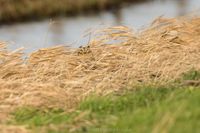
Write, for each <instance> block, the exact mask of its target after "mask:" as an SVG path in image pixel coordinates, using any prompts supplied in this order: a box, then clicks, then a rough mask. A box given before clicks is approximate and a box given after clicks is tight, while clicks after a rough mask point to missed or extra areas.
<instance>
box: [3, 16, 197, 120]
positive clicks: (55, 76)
mask: <svg viewBox="0 0 200 133" xmlns="http://www.w3.org/2000/svg"><path fill="white" fill-rule="evenodd" d="M93 34H94V35H95V37H94V38H93V39H91V41H90V42H89V44H88V46H86V47H82V48H78V49H74V48H69V47H65V46H57V47H53V48H47V49H40V50H38V51H36V52H34V53H31V54H30V56H29V57H27V58H25V59H24V58H22V56H23V50H21V49H18V50H16V51H12V52H10V51H8V50H7V49H6V45H7V44H5V43H1V44H0V84H1V86H0V92H1V93H0V120H1V122H2V123H3V122H4V121H5V120H6V119H7V118H8V114H9V112H10V111H12V110H13V109H15V108H18V107H22V106H33V107H39V108H62V109H64V110H69V109H71V108H73V107H75V106H76V105H77V104H78V103H79V102H80V101H81V100H82V99H84V98H86V97H87V96H89V95H91V94H94V93H95V94H98V95H107V94H109V93H112V92H116V93H120V92H121V91H123V90H125V89H129V87H131V88H132V87H133V86H134V85H137V84H141V83H142V84H148V83H151V84H152V83H156V84H157V83H159V84H167V83H169V82H171V81H174V80H176V79H179V78H180V77H181V75H182V74H183V73H185V72H187V71H189V70H191V69H196V70H199V69H200V43H199V42H200V18H179V19H164V18H158V19H156V20H155V21H154V22H153V23H152V25H151V26H150V27H149V28H148V29H145V30H142V31H140V32H134V31H132V30H131V29H129V28H127V27H123V26H118V27H111V28H107V29H104V30H101V31H98V32H96V33H93Z"/></svg>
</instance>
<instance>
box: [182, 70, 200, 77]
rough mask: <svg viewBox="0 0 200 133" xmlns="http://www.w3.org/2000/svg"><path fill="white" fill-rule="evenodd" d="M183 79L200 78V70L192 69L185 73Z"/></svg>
mask: <svg viewBox="0 0 200 133" xmlns="http://www.w3.org/2000/svg"><path fill="white" fill-rule="evenodd" d="M183 80H200V71H198V70H195V69H191V70H190V71H188V72H186V73H184V74H183Z"/></svg>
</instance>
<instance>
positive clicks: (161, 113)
mask: <svg viewBox="0 0 200 133" xmlns="http://www.w3.org/2000/svg"><path fill="white" fill-rule="evenodd" d="M199 101H200V88H198V87H197V88H194V87H189V88H177V87H153V86H146V87H142V88H140V89H136V90H134V91H129V92H127V93H126V94H124V95H122V96H117V95H115V94H112V95H109V96H104V97H97V96H91V97H90V98H88V99H86V100H85V101H83V102H82V103H81V104H80V105H79V107H78V108H77V110H79V111H77V112H73V113H65V112H64V111H63V110H48V111H44V110H39V109H34V108H21V109H18V110H17V111H15V112H14V113H13V116H14V120H13V121H14V122H13V123H15V124H19V125H29V127H31V129H32V130H33V131H36V129H37V131H38V130H40V128H43V127H45V126H48V125H52V124H53V125H55V126H56V125H57V126H58V129H56V130H55V129H52V128H47V129H46V132H52V133H67V132H68V131H69V130H70V128H68V127H67V125H75V126H77V128H76V130H75V132H77V133H78V132H79V133H84V132H86V133H102V132H103V133H104V132H105V133H133V132H136V133H137V132H138V133H141V132H155V133H156V132H170V133H184V132H186V133H187V132H192V133H195V132H198V131H199V130H200V108H199V107H200V102H199ZM87 111H88V112H90V113H89V115H88V116H89V117H88V116H87V117H83V118H81V120H80V121H77V122H75V119H76V117H77V116H79V115H80V113H81V112H87ZM91 121H96V122H95V123H93V124H92V125H89V126H88V125H87V124H83V122H86V123H87V122H91ZM60 124H66V128H65V127H64V128H63V127H62V128H59V125H60Z"/></svg>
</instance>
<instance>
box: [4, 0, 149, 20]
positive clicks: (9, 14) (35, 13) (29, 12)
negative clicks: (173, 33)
mask: <svg viewBox="0 0 200 133" xmlns="http://www.w3.org/2000/svg"><path fill="white" fill-rule="evenodd" d="M127 1H129V2H135V1H140V0H56V1H55V0H0V5H1V8H0V22H1V23H5V22H13V21H25V20H29V19H41V18H45V17H49V16H50V17H52V16H58V15H73V14H77V13H82V12H85V11H97V10H102V9H107V8H110V7H116V6H119V5H121V4H122V3H124V2H127ZM144 1H145V0H144Z"/></svg>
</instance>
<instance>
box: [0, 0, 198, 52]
mask: <svg viewBox="0 0 200 133" xmlns="http://www.w3.org/2000/svg"><path fill="white" fill-rule="evenodd" d="M199 9H200V0H152V1H148V2H139V3H136V4H132V5H128V6H124V7H122V8H120V9H118V10H113V11H104V12H101V13H98V14H90V15H82V16H80V15H79V16H74V17H66V18H57V19H54V20H45V21H40V22H28V23H20V24H14V25H4V26H1V27H0V41H6V42H9V44H10V45H9V49H11V50H14V49H16V48H20V47H24V48H25V52H26V53H30V52H32V51H35V50H37V49H39V48H44V47H51V46H55V45H68V46H72V47H78V46H80V45H83V44H86V43H87V42H88V40H89V37H88V36H87V37H83V35H84V33H85V32H86V31H87V30H89V29H98V28H102V27H104V26H113V25H126V26H129V27H131V28H134V29H140V28H142V27H144V26H147V25H148V24H150V23H151V22H152V21H153V20H154V19H155V18H156V17H158V16H161V15H163V16H165V17H176V16H180V15H185V14H188V13H191V12H198V11H199Z"/></svg>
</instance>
